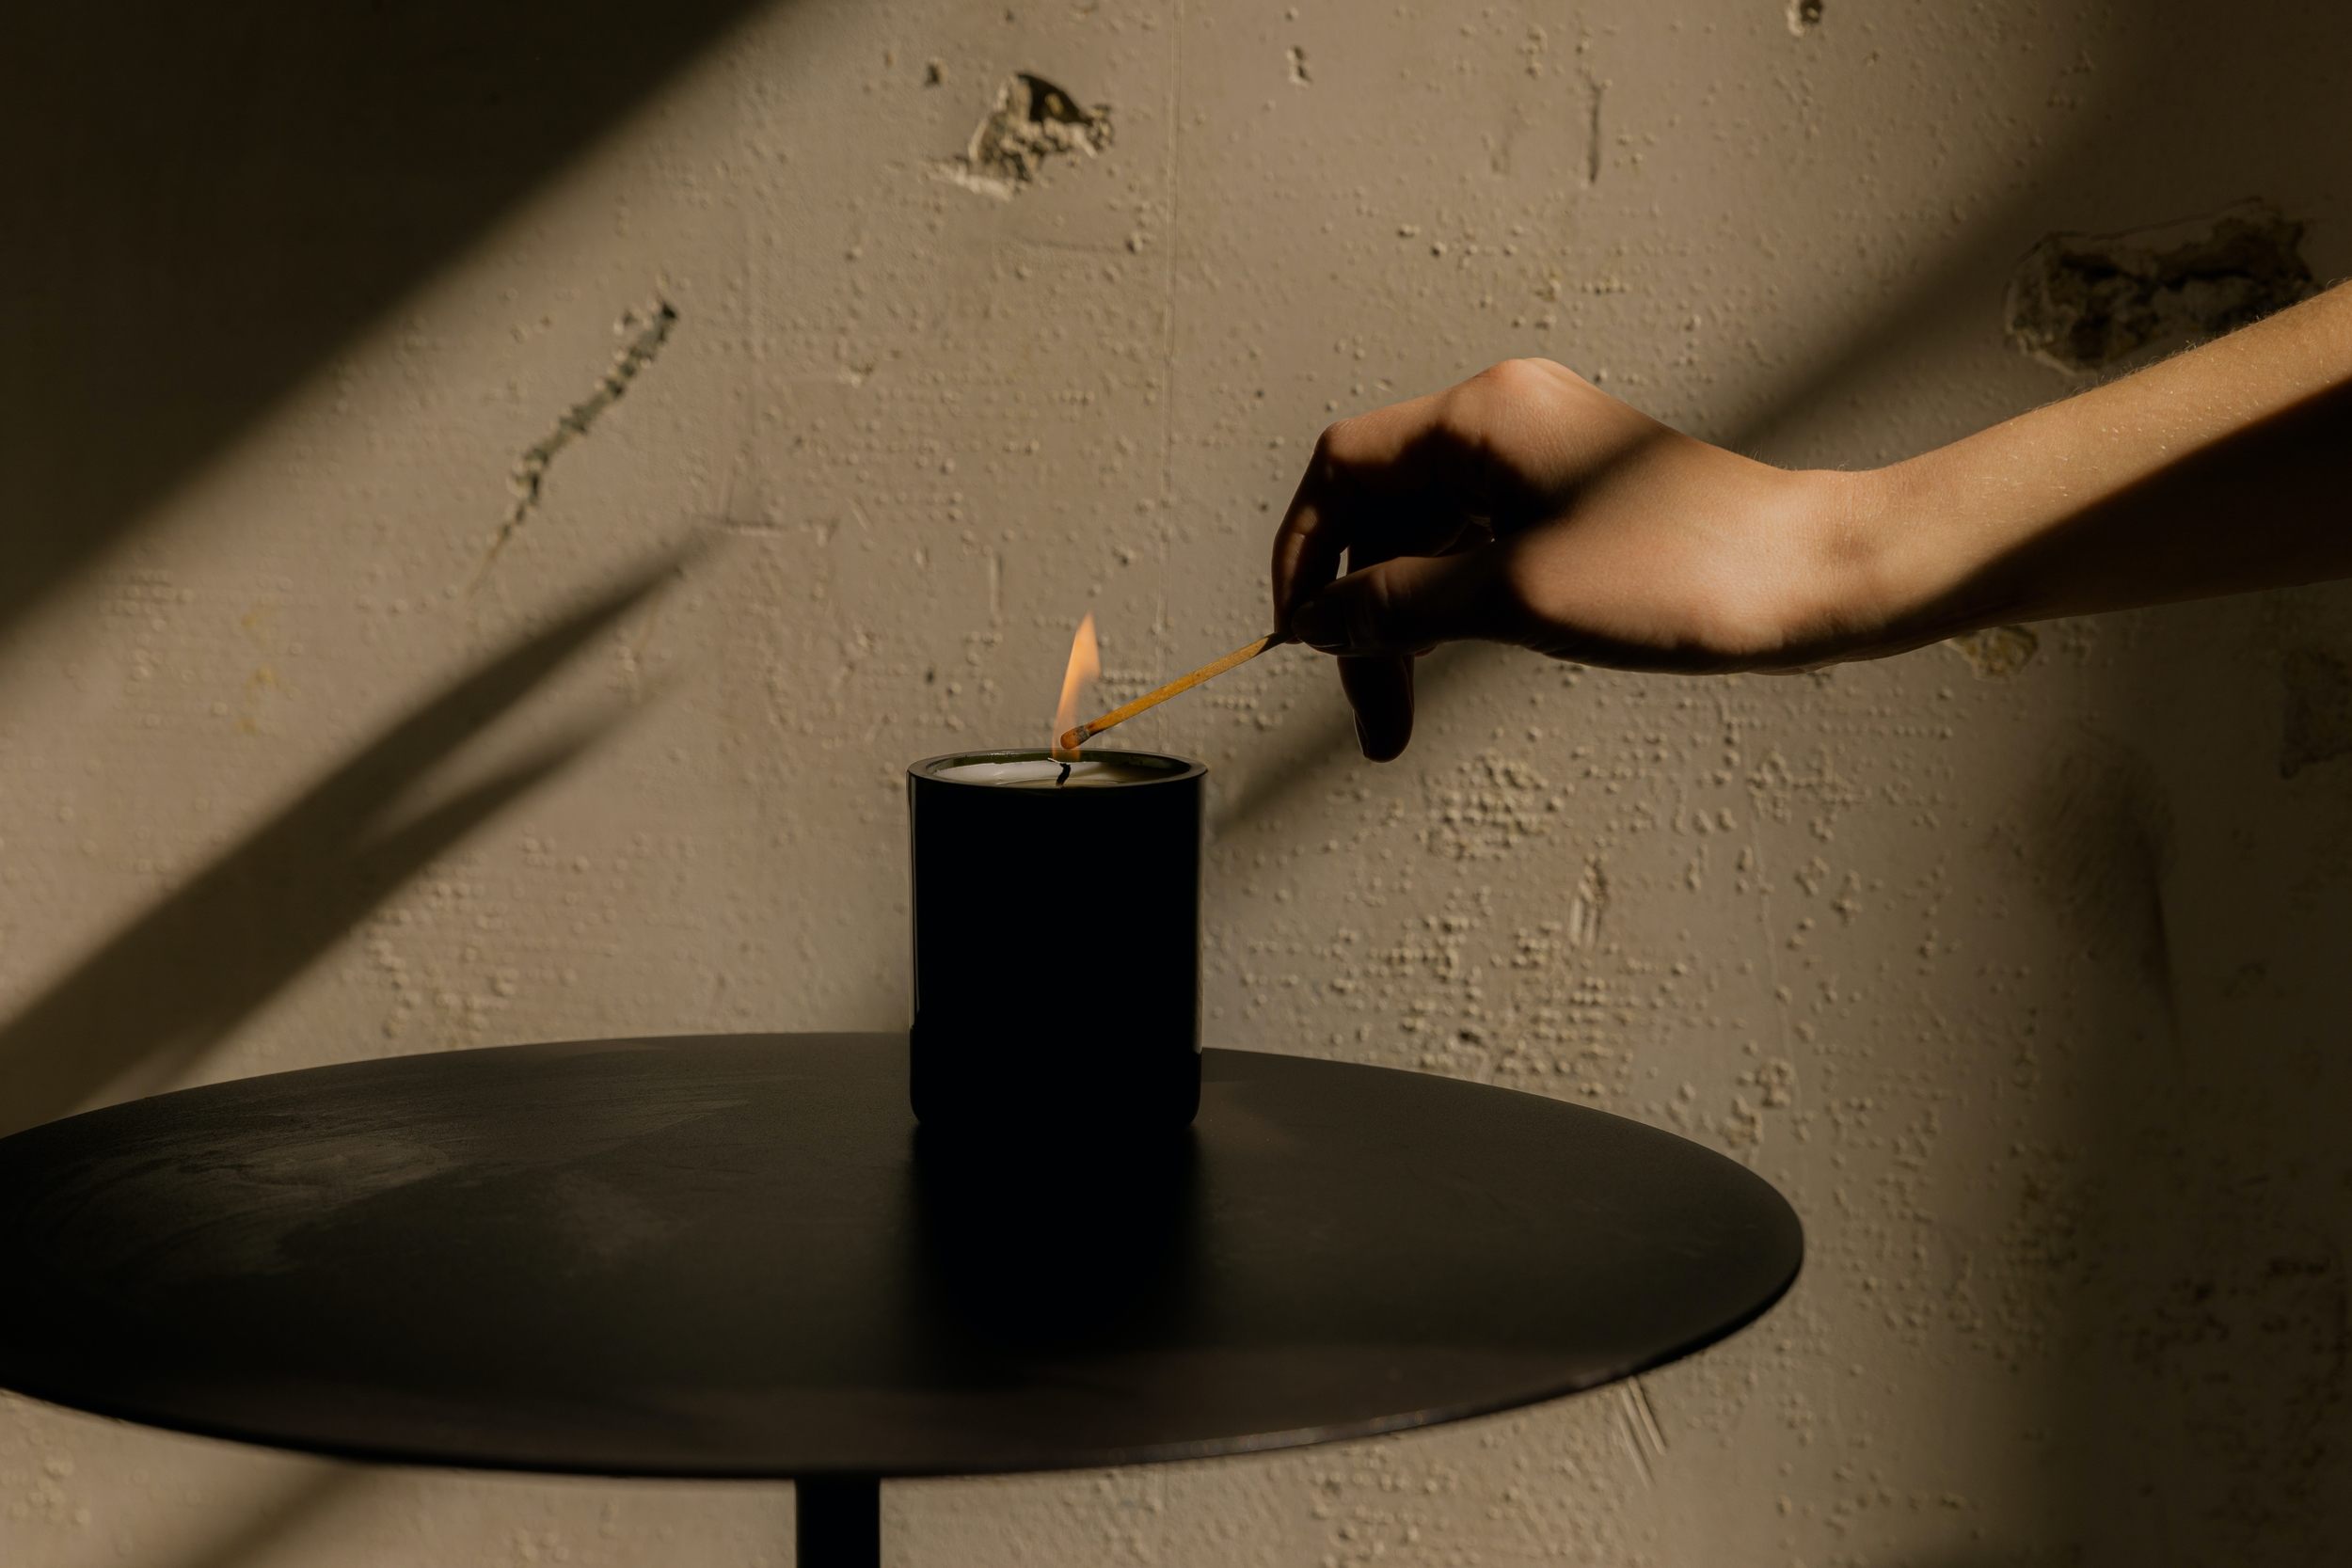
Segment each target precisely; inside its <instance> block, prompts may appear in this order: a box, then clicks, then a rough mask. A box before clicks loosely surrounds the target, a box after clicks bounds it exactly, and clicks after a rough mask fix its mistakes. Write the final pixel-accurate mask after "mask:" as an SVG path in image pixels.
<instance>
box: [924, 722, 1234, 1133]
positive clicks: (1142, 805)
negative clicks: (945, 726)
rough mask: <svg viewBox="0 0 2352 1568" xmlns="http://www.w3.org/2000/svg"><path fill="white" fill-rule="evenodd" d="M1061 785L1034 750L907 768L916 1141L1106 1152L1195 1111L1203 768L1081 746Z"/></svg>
mask: <svg viewBox="0 0 2352 1568" xmlns="http://www.w3.org/2000/svg"><path fill="white" fill-rule="evenodd" d="M1059 774H1060V765H1059V764H1057V763H1056V762H1054V761H1053V760H1052V758H1051V757H1049V756H1048V755H1047V753H1045V752H1042V751H1025V752H1019V751H1016V752H961V753H957V754H951V755H948V756H940V757H930V758H927V759H925V760H924V761H922V762H918V763H916V764H914V767H912V768H908V769H907V817H908V826H909V831H910V838H911V841H912V849H913V855H914V1022H913V1025H912V1027H911V1029H910V1030H909V1033H908V1051H909V1053H910V1060H909V1064H908V1065H909V1093H910V1096H911V1098H912V1099H913V1101H914V1115H915V1117H916V1119H918V1120H919V1121H921V1122H922V1123H923V1125H924V1126H925V1127H926V1128H927V1129H933V1130H936V1131H938V1132H943V1133H952V1134H956V1135H958V1136H961V1135H964V1134H983V1135H988V1134H997V1133H1004V1132H1014V1133H1020V1132H1042V1133H1046V1134H1049V1135H1051V1136H1052V1137H1054V1138H1055V1139H1056V1140H1057V1141H1069V1140H1073V1139H1077V1140H1085V1139H1089V1138H1093V1139H1100V1140H1117V1139H1121V1138H1126V1137H1129V1136H1132V1135H1135V1134H1137V1133H1150V1132H1175V1131H1177V1130H1180V1129H1182V1128H1184V1127H1186V1126H1189V1125H1190V1124H1191V1121H1192V1117H1193V1113H1194V1112H1195V1111H1196V1110H1197V1109H1199V1107H1200V841H1201V829H1202V822H1203V812H1202V802H1203V800H1204V799H1205V797H1206V794H1207V780H1208V769H1207V768H1204V767H1202V766H1201V765H1200V763H1197V762H1192V761H1188V760H1186V759H1185V758H1183V757H1169V756H1158V755H1155V754H1153V753H1151V752H1112V751H1089V752H1087V754H1086V759H1085V760H1084V761H1083V762H1081V763H1079V764H1077V765H1076V767H1075V768H1073V771H1072V774H1071V777H1070V779H1069V782H1068V783H1066V784H1057V782H1056V781H1057V778H1058V777H1059Z"/></svg>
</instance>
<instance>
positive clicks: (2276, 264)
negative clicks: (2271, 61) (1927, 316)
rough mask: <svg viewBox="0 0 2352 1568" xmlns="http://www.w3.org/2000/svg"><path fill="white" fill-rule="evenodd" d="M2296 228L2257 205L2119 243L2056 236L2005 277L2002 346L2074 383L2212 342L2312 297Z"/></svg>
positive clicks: (2109, 238)
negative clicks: (2073, 379) (2070, 377)
mask: <svg viewBox="0 0 2352 1568" xmlns="http://www.w3.org/2000/svg"><path fill="white" fill-rule="evenodd" d="M2302 243H2303V225H2302V224H2301V223H2300V222H2298V221H2296V220H2295V219H2293V218H2289V217H2287V216H2286V215H2284V214H2281V213H2280V212H2279V211H2278V210H2277V209H2276V208H2274V207H2271V206H2270V205H2269V204H2267V203H2266V202H2262V201H2241V202H2239V203H2237V204H2236V205H2235V206H2232V207H2226V208H2224V209H2222V210H2221V211H2220V212H2218V213H2213V214H2208V215H2206V216H2203V217H2197V218H2188V219H2185V220H2183V221H2181V222H2178V223H2170V224H2166V225H2163V226H2161V227H2158V228H2153V229H2140V230H2131V231H2129V232H2126V233H2120V234H2053V235H2051V236H2050V237H2049V238H2047V239H2045V240H2043V241H2042V243H2041V244H2040V245H2035V246H2034V247H2033V249H2031V250H2030V251H2028V252H2026V258H2025V260H2024V261H2021V262H2019V263H2018V266H2017V271H2016V273H2015V275H2014V276H2013V277H2010V285H2009V298H2008V302H2007V307H2006V314H2007V318H2008V321H2007V330H2008V336H2009V341H2010V346H2011V347H2012V348H2014V349H2016V350H2017V352H2018V353H2020V354H2023V355H2025V356H2026V357H2027V358H2029V359H2036V360H2039V361H2041V362H2042V364H2045V365H2048V366H2050V367H2051V368H2052V369H2054V370H2060V371H2065V372H2069V373H2071V374H2085V373H2089V372H2096V371H2106V370H2111V369H2115V368H2118V367H2121V366H2123V365H2127V364H2131V363H2134V362H2137V361H2139V360H2143V359H2148V358H2153V357H2155V356H2158V355H2160V354H2165V353H2169V352H2170V351H2172V350H2174V349H2178V348H2182V347H2185V346H2186V345H2187V344H2189V343H2191V342H2194V341H2198V340H2200V339H2203V338H2211V337H2216V336H2218V335H2219V334H2221V333H2224V332H2228V331H2231V330H2232V329H2233V328H2235V327H2240V326H2244V325H2246V324H2247V323H2249V322H2250V321H2254V320H2257V319H2258V318H2260V317H2263V316H2266V315H2268V314H2270V313H2271V312H2272V311H2274V310H2279V309H2284V308H2285V307H2287V306H2289V305H2292V304H2294V303H2295V302H2296V300H2299V299H2303V298H2306V297H2308V296H2309V295H2311V294H2312V293H2316V292H2317V288H2318V285H2317V284H2316V282H2315V281H2314V280H2313V278H2312V269H2311V266H2310V264H2309V263H2308V262H2306V261H2304V260H2303V255H2302V251H2301V245H2302Z"/></svg>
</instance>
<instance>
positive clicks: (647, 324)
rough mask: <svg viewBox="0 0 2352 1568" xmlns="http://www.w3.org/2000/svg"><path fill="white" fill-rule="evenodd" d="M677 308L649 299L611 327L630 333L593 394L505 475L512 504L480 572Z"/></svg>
mask: <svg viewBox="0 0 2352 1568" xmlns="http://www.w3.org/2000/svg"><path fill="white" fill-rule="evenodd" d="M677 319H678V316H677V308H676V307H675V306H674V305H672V304H671V303H670V302H669V301H668V300H666V299H659V298H658V299H656V300H655V301H654V309H653V310H652V312H651V313H650V314H649V315H647V316H644V317H643V318H641V317H640V316H639V315H638V313H637V312H636V311H634V310H631V311H628V312H627V313H626V314H624V315H623V316H622V317H621V319H620V321H619V322H618V323H617V324H616V325H615V328H614V329H615V330H616V331H619V332H630V331H631V329H632V328H634V329H635V330H634V332H633V333H631V336H630V337H629V340H628V342H627V343H626V344H624V345H623V346H622V348H621V352H620V353H618V354H616V355H614V356H613V357H612V365H611V367H610V368H608V369H607V370H606V371H605V372H604V376H603V378H602V379H601V380H599V381H598V382H597V383H596V390H594V391H592V392H590V393H589V394H588V395H587V396H586V397H584V398H582V399H580V401H579V402H578V403H575V404H572V405H571V406H570V407H569V408H566V409H565V410H564V414H563V417H562V418H561V419H559V420H556V421H555V428H554V429H552V430H550V431H548V433H547V434H546V435H545V436H541V437H540V438H539V439H538V440H536V441H534V442H532V444H531V445H530V446H529V447H527V448H525V449H524V451H523V454H522V456H521V457H520V458H518V459H516V464H515V471H514V472H513V473H512V474H510V475H508V476H507V481H506V488H507V489H508V491H509V492H510V493H512V495H513V496H514V500H513V502H512V503H511V504H510V505H509V506H508V507H507V510H506V520H505V521H504V522H503V523H501V524H500V525H499V531H498V536H497V537H496V538H494V539H492V540H491V541H490V547H489V549H488V550H486V551H485V552H484V554H483V557H482V566H481V572H487V571H488V570H489V569H490V563H491V562H494V561H496V560H497V559H498V557H499V552H500V551H501V550H503V549H504V548H506V542H507V541H508V540H510V539H512V538H514V537H515V534H516V531H518V530H519V529H521V527H522V526H523V524H524V523H526V522H528V521H529V520H530V518H531V515H532V513H533V512H536V511H537V510H538V509H539V500H540V497H541V495H542V493H543V492H544V491H545V489H546V486H547V479H548V468H549V467H552V466H553V465H554V463H555V459H556V456H557V454H558V453H560V452H561V451H563V450H564V448H565V447H568V446H570V445H571V444H572V443H573V442H574V441H577V440H579V439H580V437H582V436H586V435H587V434H588V432H589V430H590V429H591V428H592V427H594V425H595V424H596V420H599V419H601V418H603V417H604V411H605V410H606V409H608V408H610V407H612V405H613V404H616V403H618V402H620V401H621V399H623V398H624V397H627V396H628V388H629V386H630V384H631V383H632V382H634V381H635V380H636V379H637V378H638V377H639V376H640V375H642V374H644V370H645V367H646V366H648V365H650V364H652V363H653V362H654V359H655V357H656V356H659V355H660V352H661V345H662V344H664V343H666V342H668V341H670V333H671V330H672V329H673V328H675V326H676V325H677ZM480 576H481V573H480V572H477V573H476V580H477V581H478V580H480Z"/></svg>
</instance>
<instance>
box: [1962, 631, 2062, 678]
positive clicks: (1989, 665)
mask: <svg viewBox="0 0 2352 1568" xmlns="http://www.w3.org/2000/svg"><path fill="white" fill-rule="evenodd" d="M1944 645H1945V646H1946V647H1947V648H1949V649H1951V650H1952V652H1954V653H1956V654H1958V655H1959V656H1960V657H1963V658H1964V659H1966V660H1967V661H1968V666H1969V668H1970V669H1972V670H1974V671H1976V673H1978V674H1979V675H1984V676H1988V677H1997V676H2001V675H2013V674H2015V673H2017V672H2018V671H2020V670H2023V669H2024V668H2025V667H2026V665H2027V664H2029V663H2031V662H2032V661H2033V656H2034V655H2035V654H2036V653H2037V652H2039V651H2040V649H2041V647H2042V639H2040V638H2039V637H2036V636H2035V635H2034V634H2033V633H2032V632H2030V631H2027V630H2026V628H2025V627H2024V626H1987V627H1985V629H1984V630H1982V631H1970V632H1963V633H1962V634H1961V635H1960V636H1958V637H1955V638H1953V639H1951V640H1950V641H1947V642H1946V643H1945V644H1944Z"/></svg>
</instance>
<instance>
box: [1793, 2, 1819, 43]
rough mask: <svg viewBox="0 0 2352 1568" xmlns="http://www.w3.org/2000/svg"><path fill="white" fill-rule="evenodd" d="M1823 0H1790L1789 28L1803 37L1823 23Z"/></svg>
mask: <svg viewBox="0 0 2352 1568" xmlns="http://www.w3.org/2000/svg"><path fill="white" fill-rule="evenodd" d="M1821 5H1822V0H1788V30H1789V31H1790V32H1792V33H1794V34H1796V35H1797V36H1798V37H1799V38H1803V37H1804V35H1805V34H1807V33H1809V32H1811V31H1813V29H1814V28H1816V27H1819V26H1820V24H1821Z"/></svg>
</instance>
